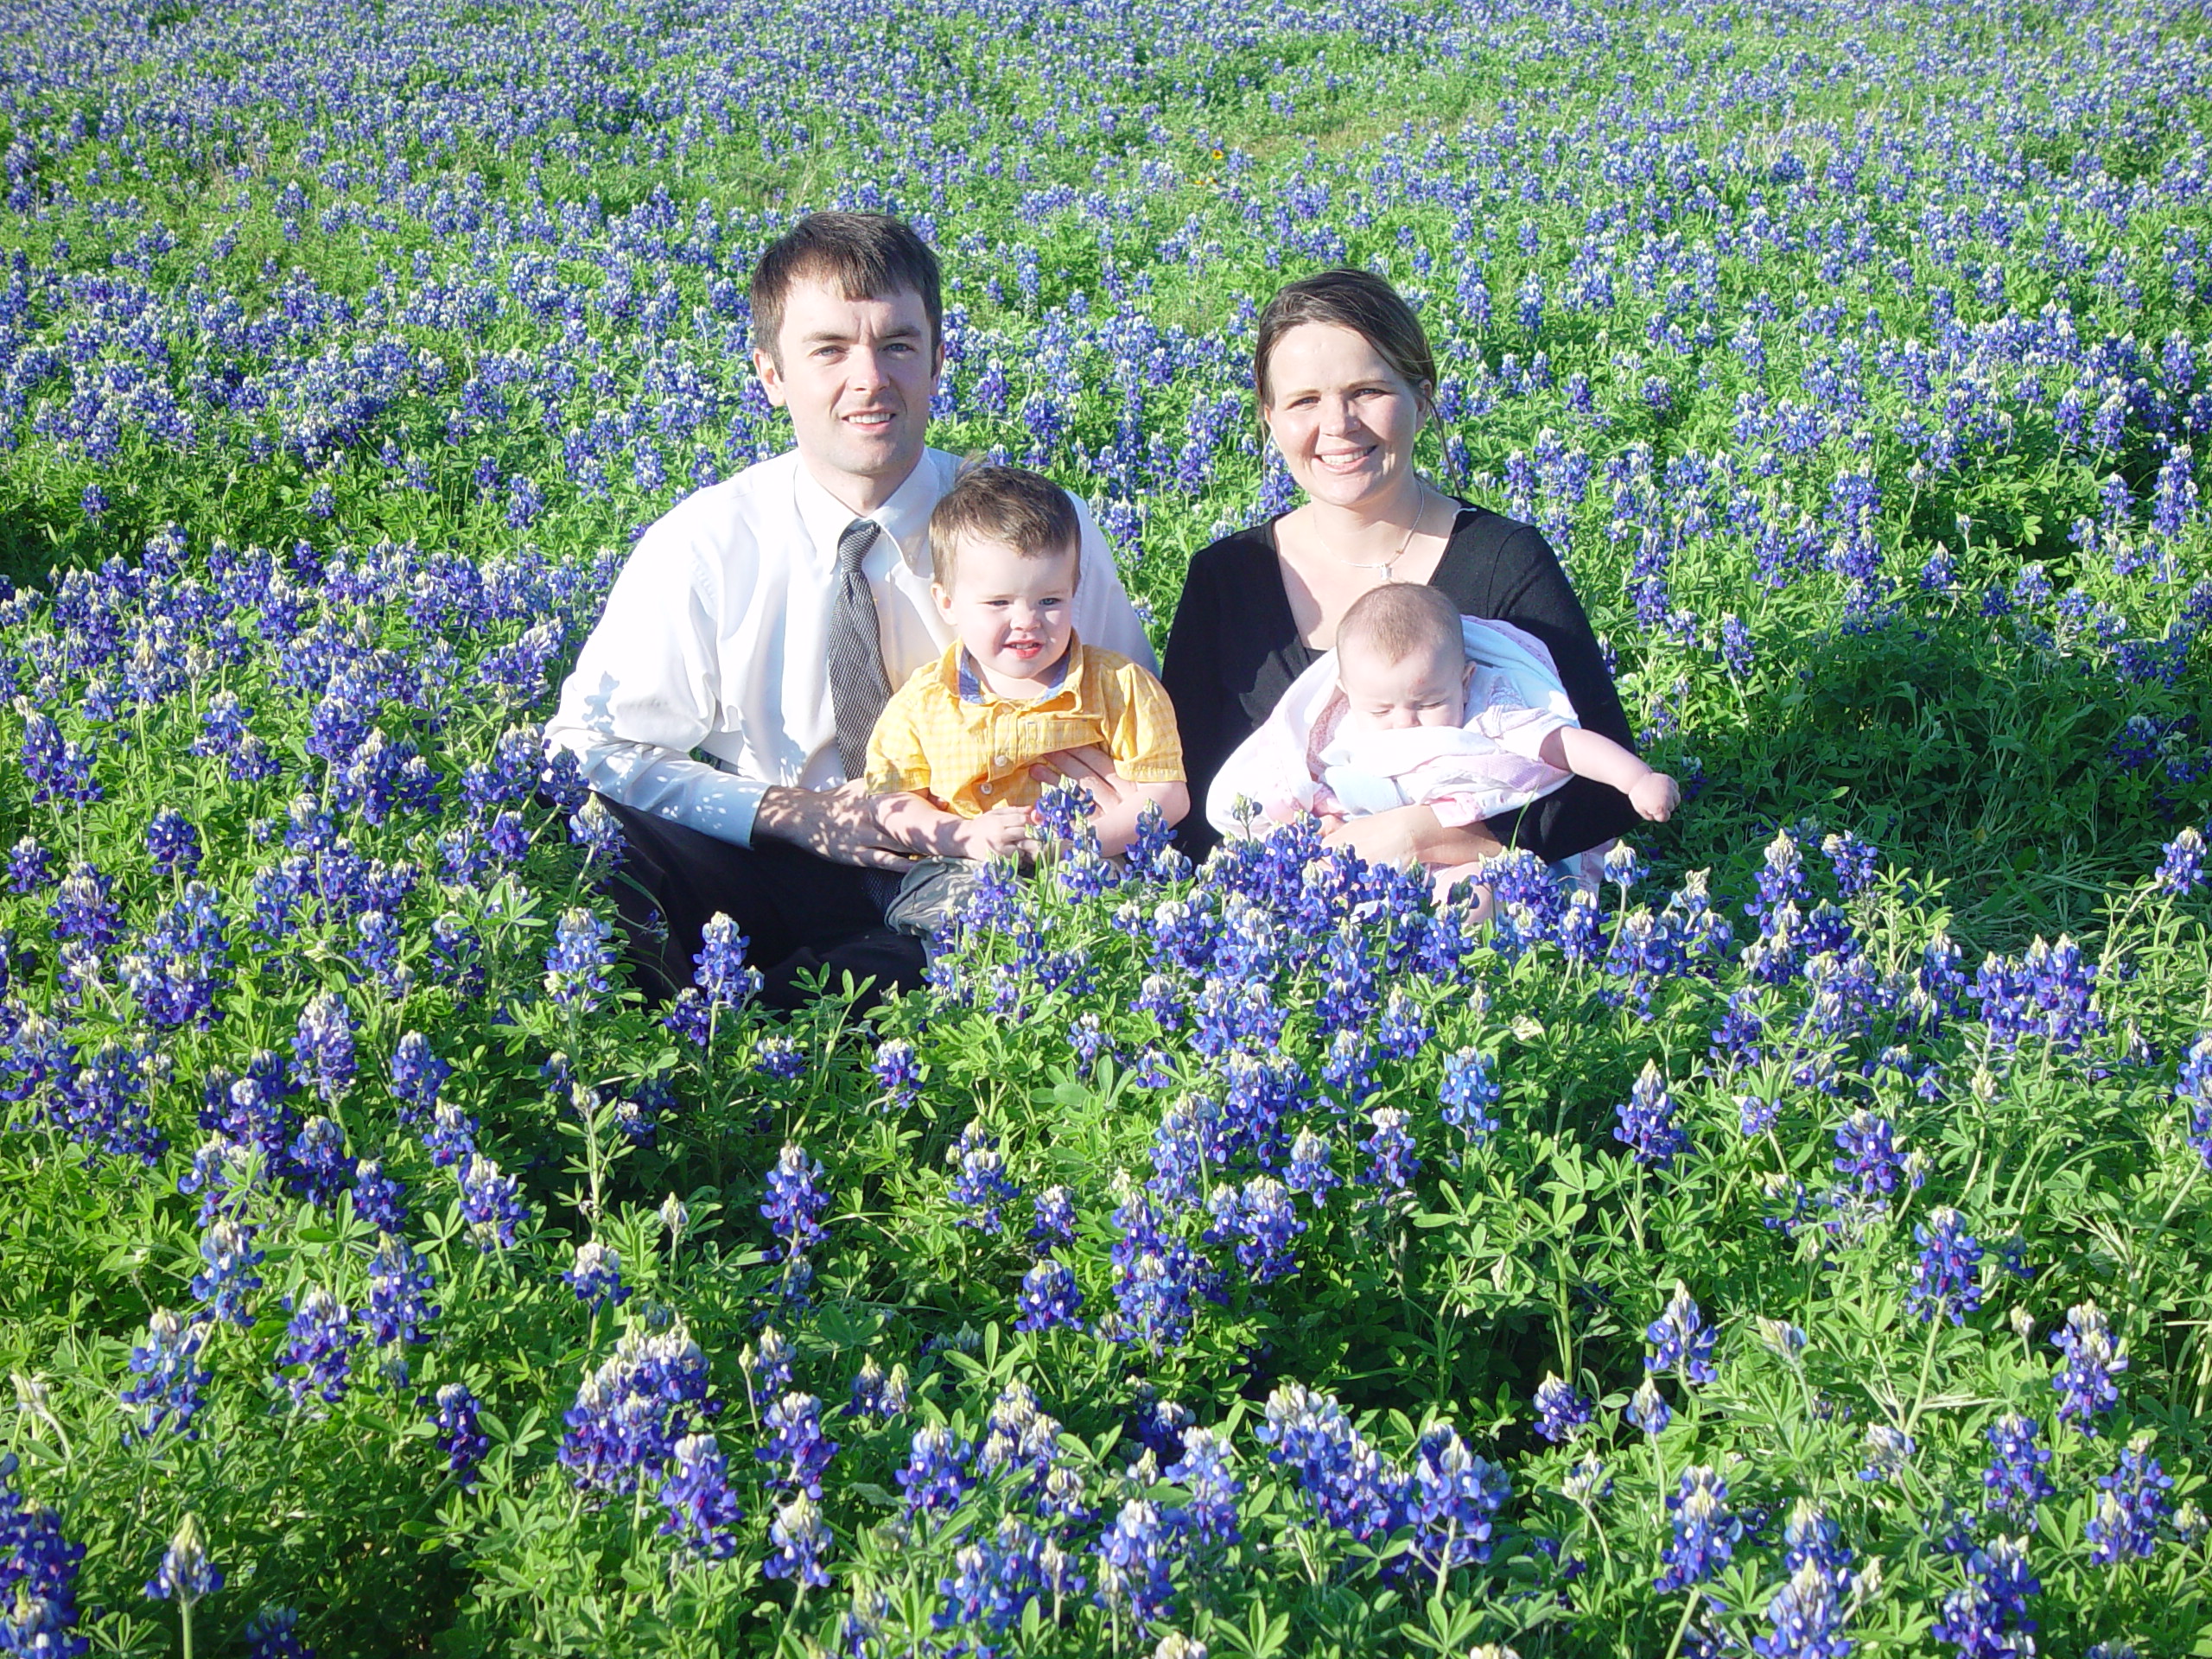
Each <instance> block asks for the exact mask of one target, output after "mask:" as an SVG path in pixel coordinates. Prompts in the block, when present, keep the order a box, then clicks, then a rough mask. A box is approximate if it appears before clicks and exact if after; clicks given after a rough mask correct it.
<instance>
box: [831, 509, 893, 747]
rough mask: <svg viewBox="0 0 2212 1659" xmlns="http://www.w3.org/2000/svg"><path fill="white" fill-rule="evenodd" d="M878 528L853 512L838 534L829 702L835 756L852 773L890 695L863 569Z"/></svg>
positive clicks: (873, 596)
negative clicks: (834, 728)
mask: <svg viewBox="0 0 2212 1659" xmlns="http://www.w3.org/2000/svg"><path fill="white" fill-rule="evenodd" d="M877 528H878V526H877V524H876V522H875V520H874V519H873V518H855V519H854V520H853V522H852V523H851V524H847V525H846V526H845V531H844V534H842V536H840V537H837V587H836V594H834V595H833V596H832V599H831V601H830V607H829V703H830V707H831V709H833V710H834V711H835V713H836V721H837V759H838V760H840V761H842V763H843V764H844V768H845V776H846V777H848V778H858V777H860V776H861V774H862V773H864V772H866V771H867V770H868V734H869V733H870V732H872V731H874V729H875V717H876V716H877V715H880V714H881V713H882V712H883V705H884V704H885V703H887V702H889V701H890V700H891V682H890V681H889V680H888V679H887V678H886V677H884V672H883V636H882V635H881V634H880V632H877V629H876V620H875V595H874V594H872V593H870V592H869V591H868V578H867V577H866V576H865V575H861V560H862V559H864V558H866V557H867V556H868V549H869V548H871V547H873V546H874V545H875V537H876V532H877Z"/></svg>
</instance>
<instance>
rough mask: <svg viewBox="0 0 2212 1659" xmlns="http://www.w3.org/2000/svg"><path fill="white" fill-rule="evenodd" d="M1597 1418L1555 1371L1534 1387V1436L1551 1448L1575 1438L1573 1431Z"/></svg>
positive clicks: (1571, 1386) (1576, 1392)
mask: <svg viewBox="0 0 2212 1659" xmlns="http://www.w3.org/2000/svg"><path fill="white" fill-rule="evenodd" d="M1595 1415H1596V1412H1595V1411H1594V1409H1593V1408H1592V1406H1591V1404H1590V1402H1589V1401H1588V1400H1586V1399H1585V1398H1584V1397H1583V1395H1582V1393H1581V1391H1580V1389H1577V1388H1576V1387H1575V1386H1574V1385H1573V1383H1568V1382H1566V1381H1564V1380H1563V1379H1561V1378H1560V1376H1559V1375H1558V1374H1557V1373H1556V1372H1547V1373H1545V1376H1544V1380H1543V1381H1542V1382H1541V1383H1538V1384H1536V1433H1539V1434H1541V1435H1542V1436H1543V1437H1544V1438H1545V1439H1546V1440H1549V1441H1550V1442H1551V1443H1552V1444H1553V1445H1554V1446H1557V1445H1558V1444H1559V1443H1560V1441H1562V1440H1572V1439H1573V1438H1574V1431H1575V1430H1576V1429H1578V1428H1580V1427H1582V1426H1583V1425H1584V1424H1585V1423H1587V1422H1589V1421H1591V1419H1592V1417H1594V1416H1595Z"/></svg>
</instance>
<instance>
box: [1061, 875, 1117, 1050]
mask: <svg viewBox="0 0 2212 1659" xmlns="http://www.w3.org/2000/svg"><path fill="white" fill-rule="evenodd" d="M1063 879H1065V872H1064V873H1063ZM1068 1046H1069V1048H1071V1050H1073V1051H1074V1052H1075V1062H1076V1067H1075V1069H1076V1075H1077V1077H1089V1076H1090V1074H1091V1071H1093V1070H1094V1069H1095V1068H1096V1065H1097V1064H1098V1057H1099V1056H1100V1055H1101V1054H1104V1053H1107V1052H1110V1051H1111V1050H1112V1048H1113V1041H1112V1039H1110V1038H1109V1036H1108V1035H1107V1033H1106V1029H1105V1027H1103V1026H1101V1025H1100V1024H1099V1023H1098V1016H1097V1015H1096V1014H1078V1015H1077V1017H1076V1020H1075V1022H1074V1023H1073V1024H1072V1025H1071V1026H1070V1027H1068Z"/></svg>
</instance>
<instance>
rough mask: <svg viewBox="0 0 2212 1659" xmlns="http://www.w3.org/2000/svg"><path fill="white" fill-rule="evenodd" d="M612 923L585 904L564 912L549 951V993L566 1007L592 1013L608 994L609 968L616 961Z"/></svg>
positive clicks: (547, 962)
mask: <svg viewBox="0 0 2212 1659" xmlns="http://www.w3.org/2000/svg"><path fill="white" fill-rule="evenodd" d="M613 932H614V929H613V925H612V924H610V923H608V922H606V921H602V920H601V918H598V917H596V916H594V915H593V914H592V913H591V912H589V911H588V910H586V909H584V908H583V907H582V906H571V907H570V908H569V909H568V910H565V911H563V912H561V919H560V920H559V922H558V923H556V925H555V926H554V930H553V943H552V944H551V946H550V948H549V949H548V950H546V952H545V994H546V995H548V996H550V997H551V998H552V999H553V1000H554V1001H556V1002H557V1003H559V1004H560V1005H561V1006H562V1007H564V1008H573V1009H574V1010H575V1012H577V1013H579V1014H589V1013H590V1012H592V1010H593V1009H594V1008H596V1007H598V1006H599V1000H600V998H601V997H602V996H604V995H607V989H608V985H607V969H608V968H609V967H610V966H611V965H613V961H614V947H613V945H612V944H610V943H608V941H609V940H610V939H611V938H613Z"/></svg>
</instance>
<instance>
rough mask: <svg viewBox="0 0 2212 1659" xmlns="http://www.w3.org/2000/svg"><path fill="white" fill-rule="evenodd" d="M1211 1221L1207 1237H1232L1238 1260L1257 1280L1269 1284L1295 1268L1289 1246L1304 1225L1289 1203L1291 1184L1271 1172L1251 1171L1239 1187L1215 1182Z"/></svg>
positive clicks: (1211, 1239)
mask: <svg viewBox="0 0 2212 1659" xmlns="http://www.w3.org/2000/svg"><path fill="white" fill-rule="evenodd" d="M1207 1210H1208V1213H1209V1214H1210V1215H1211V1217H1212V1221H1213V1225H1212V1227H1211V1228H1210V1229H1209V1230H1207V1232H1206V1239H1207V1242H1208V1243H1226V1242H1228V1241H1230V1240H1231V1239H1234V1240H1235V1241H1236V1262H1237V1265H1238V1266H1239V1267H1241V1268H1243V1269H1244V1271H1245V1272H1246V1273H1247V1274H1249V1275H1250V1276H1251V1280H1252V1282H1253V1283H1254V1284H1255V1285H1267V1284H1273V1283H1274V1281H1276V1280H1278V1279H1282V1278H1287V1277H1288V1276H1289V1275H1290V1274H1294V1273H1296V1272H1297V1271H1298V1261H1297V1258H1296V1257H1295V1256H1294V1255H1293V1254H1292V1247H1293V1243H1294V1241H1295V1240H1296V1238H1297V1237H1298V1235H1299V1234H1300V1233H1302V1232H1304V1231H1305V1230H1306V1224H1305V1223H1304V1222H1303V1221H1301V1220H1300V1219H1299V1217H1298V1211H1297V1209H1296V1208H1295V1206H1294V1205H1293V1204H1292V1203H1291V1198H1290V1192H1289V1189H1288V1188H1287V1187H1285V1186H1284V1185H1283V1184H1282V1183H1281V1181H1278V1180H1276V1179H1274V1177H1273V1176H1271V1175H1255V1176H1254V1177H1253V1178H1252V1179H1250V1180H1248V1181H1247V1182H1245V1183H1244V1186H1243V1191H1241V1192H1240V1191H1238V1189H1236V1187H1233V1186H1229V1185H1221V1186H1217V1187H1216V1188H1214V1190H1213V1195H1212V1197H1211V1199H1210V1200H1209V1201H1208V1204H1207Z"/></svg>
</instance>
